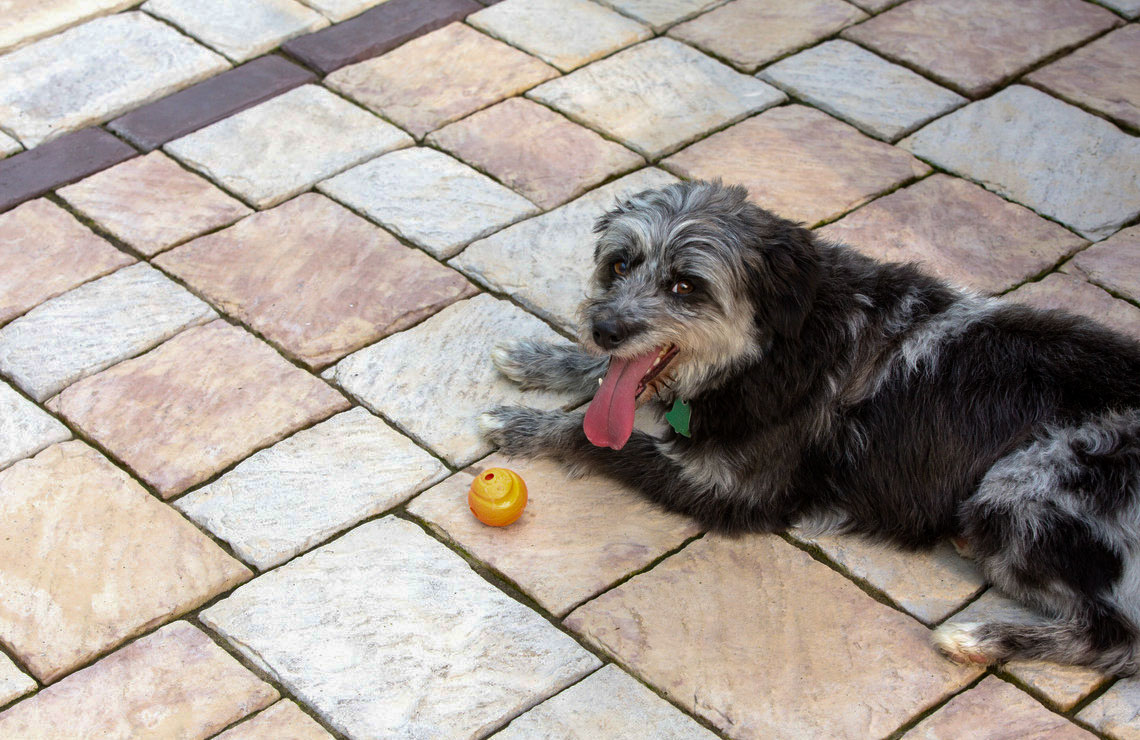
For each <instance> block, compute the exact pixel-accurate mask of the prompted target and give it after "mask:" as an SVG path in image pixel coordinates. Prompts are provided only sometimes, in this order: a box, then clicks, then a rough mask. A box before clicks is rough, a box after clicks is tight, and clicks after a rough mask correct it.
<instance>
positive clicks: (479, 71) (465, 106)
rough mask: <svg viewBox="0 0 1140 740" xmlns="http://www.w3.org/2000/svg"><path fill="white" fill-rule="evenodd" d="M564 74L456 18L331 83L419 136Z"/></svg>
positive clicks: (330, 79)
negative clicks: (453, 21) (444, 25)
mask: <svg viewBox="0 0 1140 740" xmlns="http://www.w3.org/2000/svg"><path fill="white" fill-rule="evenodd" d="M390 1H394V0H390ZM380 7H384V6H380ZM557 75H558V71H557V70H556V69H554V68H553V67H551V66H549V65H548V64H546V63H545V62H542V61H541V60H539V59H536V58H534V57H532V56H530V55H529V54H525V53H523V52H521V51H519V50H518V49H514V48H511V47H510V46H507V45H506V44H504V43H503V42H501V41H496V40H495V39H492V38H490V37H489V36H486V35H484V34H481V33H479V32H478V31H476V30H474V29H472V28H471V27H469V26H465V25H463V24H462V23H452V24H451V25H449V26H446V27H444V28H441V29H439V30H438V31H433V32H432V33H429V34H427V35H425V36H422V37H420V38H418V39H415V40H414V41H409V42H408V43H407V44H404V45H403V46H402V47H400V48H399V49H396V50H395V51H392V52H390V53H388V54H385V55H384V56H382V57H378V58H376V59H372V60H369V61H367V62H361V63H360V64H355V65H353V66H351V67H346V68H344V69H342V70H339V71H337V72H335V73H333V74H331V75H329V76H328V78H326V80H325V83H326V84H327V85H328V86H329V87H331V88H333V89H334V90H337V91H339V92H342V93H344V94H345V95H347V96H349V97H350V98H352V99H354V100H358V101H360V102H361V103H362V104H363V105H365V106H366V107H368V108H370V109H371V110H374V111H376V112H377V113H379V114H380V115H382V116H384V117H385V118H388V119H390V120H392V121H394V122H395V123H396V124H397V125H399V126H401V127H403V128H404V129H406V130H408V131H410V132H411V133H412V134H413V135H414V136H417V137H420V136H423V135H424V134H426V133H428V132H430V131H434V130H435V129H437V128H439V127H440V126H442V125H444V124H446V123H450V122H452V121H454V120H456V119H459V118H462V117H463V116H466V115H467V114H469V113H473V112H474V111H477V110H479V109H480V108H484V107H486V106H488V105H490V104H492V103H496V102H498V101H500V100H502V99H504V98H508V97H510V96H512V95H517V94H518V93H521V92H523V91H524V90H527V89H529V88H531V87H533V86H535V85H537V84H538V83H540V82H543V81H544V80H549V79H550V78H552V77H555V76H557Z"/></svg>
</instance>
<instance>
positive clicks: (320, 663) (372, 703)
mask: <svg viewBox="0 0 1140 740" xmlns="http://www.w3.org/2000/svg"><path fill="white" fill-rule="evenodd" d="M201 619H202V621H203V622H204V623H205V624H206V625H208V626H209V627H210V628H211V629H214V630H216V631H217V632H219V633H220V634H221V635H222V636H223V637H224V638H225V639H226V640H228V641H229V642H230V643H231V644H232V645H233V646H234V647H235V648H237V649H238V650H239V651H240V652H241V653H242V654H243V655H245V656H246V657H248V658H249V659H251V660H252V661H254V662H255V663H256V664H258V665H259V666H262V667H264V668H265V669H266V670H268V671H269V672H270V673H272V674H273V675H274V676H276V677H277V678H278V679H279V680H280V681H281V682H282V683H283V684H284V685H285V686H286V687H287V688H288V689H289V690H290V691H291V692H293V693H294V694H295V695H296V696H297V698H298V699H299V700H301V701H303V702H305V703H306V704H308V705H309V706H311V707H313V709H315V710H316V712H317V714H318V715H319V716H320V717H321V718H322V719H324V720H325V721H326V722H328V723H329V724H330V725H331V726H333V727H334V728H336V729H337V730H339V731H341V732H343V733H345V734H346V735H349V736H351V737H354V738H360V739H361V740H363V739H365V738H381V737H396V736H399V737H452V738H462V737H475V736H478V735H481V734H483V733H486V732H487V731H488V730H489V729H490V728H492V727H494V726H495V725H497V724H499V723H501V722H504V721H505V720H507V719H508V718H510V717H511V716H513V715H515V714H517V713H519V712H521V711H522V710H523V709H525V708H526V707H528V706H531V705H532V704H534V703H536V702H538V701H541V700H542V699H545V698H547V697H548V696H550V695H552V694H554V693H555V692H557V691H558V690H560V689H562V688H564V687H565V686H567V685H569V684H571V683H572V682H574V681H576V680H577V679H579V678H581V677H582V676H583V675H585V674H586V673H588V672H589V671H591V670H593V669H594V668H596V667H597V666H598V665H599V664H600V661H598V659H597V658H595V657H594V656H593V655H591V654H590V653H589V652H587V651H586V650H584V649H582V648H581V647H580V646H579V645H578V644H577V643H575V642H574V640H572V639H571V638H570V637H568V636H567V635H565V634H564V633H562V632H560V631H559V630H557V629H556V628H554V627H553V626H552V625H550V624H549V623H548V622H547V621H546V620H545V619H543V618H542V617H540V616H539V615H537V614H535V613H534V612H533V611H531V610H530V609H528V608H527V607H525V606H523V605H522V604H520V603H518V602H517V601H515V600H514V599H511V598H510V597H508V596H507V595H506V594H504V593H502V592H501V591H499V590H498V589H496V588H495V587H494V586H492V585H491V584H489V583H487V582H486V581H484V580H483V579H482V578H481V577H480V576H478V575H477V574H476V573H475V572H474V571H472V570H471V568H470V567H469V566H468V565H467V563H465V562H464V561H463V559H462V558H460V557H459V556H458V555H456V554H455V553H453V552H451V551H450V550H449V549H447V548H446V547H445V546H444V545H442V544H440V543H439V542H436V541H435V540H433V539H432V538H431V537H429V536H428V535H427V534H425V533H424V532H423V530H421V529H420V528H419V527H418V526H416V525H415V524H412V523H410V522H406V521H403V520H400V519H396V518H393V517H386V518H384V519H380V520H377V521H374V522H370V523H368V524H364V525H362V526H360V527H357V528H356V529H354V530H352V531H351V532H349V533H348V534H346V535H345V536H344V537H341V538H340V539H338V540H336V541H334V542H332V543H330V544H329V545H326V546H324V547H321V548H319V549H317V550H314V551H313V552H311V553H308V554H307V555H304V556H302V557H300V558H298V559H297V560H294V561H293V562H291V563H288V564H286V565H284V566H282V567H281V568H279V569H277V570H275V571H273V572H271V573H268V574H266V575H264V576H262V577H260V578H258V579H257V580H256V581H254V582H253V583H250V584H249V585H248V586H246V587H245V588H240V589H238V590H237V591H235V592H234V594H233V595H231V596H230V597H228V598H226V599H224V600H223V601H221V602H219V603H217V604H215V605H214V606H212V607H210V608H209V609H207V610H205V611H204V612H202V614H201Z"/></svg>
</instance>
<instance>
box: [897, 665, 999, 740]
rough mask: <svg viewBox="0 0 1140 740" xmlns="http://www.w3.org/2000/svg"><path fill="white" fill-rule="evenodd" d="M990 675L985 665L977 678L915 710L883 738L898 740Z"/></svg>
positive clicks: (990, 672)
mask: <svg viewBox="0 0 1140 740" xmlns="http://www.w3.org/2000/svg"><path fill="white" fill-rule="evenodd" d="M992 675H993V672H992V671H991V670H990V669H989V668H988V667H987V668H986V670H984V671H982V673H981V674H980V675H979V676H978V677H977V678H975V679H973V680H972V681H969V682H968V683H967V684H966V685H965V686H963V687H961V688H960V689H958V690H956V691H951V692H950V693H948V694H946V695H944V696H941V697H939V699H938V700H937V701H935V702H934V703H933V704H931V705H930V706H928V707H927V708H926V709H924V710H922V711H921V712H916V713H915V715H914V716H913V717H911V718H910V719H908V720H907V721H906V722H904V723H902V724H901V725H899V727H898V729H896V730H895V731H894V732H892V733H891V734H889V735H887V736H886V738H885V740H900V738H902V737H904V736H905V735H906V734H907V733H908V732H910V731H911V730H913V729H914V728H915V727H916V726H918V724H919V723H921V722H922V721H923V720H924V719H926V718H927V717H930V716H931V715H932V714H934V713H935V712H937V711H938V710H940V709H942V707H944V706H946V705H947V704H949V703H950V702H951V701H953V700H954V699H955V698H957V697H958V696H961V695H962V694H964V693H966V692H967V691H970V690H971V689H973V688H974V687H976V686H977V685H978V684H980V683H981V682H982V681H984V680H985V679H986V677H987V676H992Z"/></svg>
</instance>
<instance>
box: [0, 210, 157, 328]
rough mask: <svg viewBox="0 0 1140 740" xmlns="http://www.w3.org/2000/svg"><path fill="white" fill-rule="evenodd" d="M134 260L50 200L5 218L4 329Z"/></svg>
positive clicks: (0, 303)
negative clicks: (30, 311)
mask: <svg viewBox="0 0 1140 740" xmlns="http://www.w3.org/2000/svg"><path fill="white" fill-rule="evenodd" d="M134 261H135V259H134V257H131V256H130V255H128V254H125V253H123V252H120V251H119V250H117V249H115V248H114V247H112V246H111V245H110V244H108V243H107V242H106V241H104V240H103V239H100V238H99V237H97V236H95V235H94V234H93V233H91V230H90V229H88V228H87V227H86V226H84V225H82V224H81V223H79V221H77V220H76V219H75V217H74V216H72V215H71V214H70V213H68V212H67V211H65V210H63V209H62V208H60V207H59V206H57V205H56V204H54V203H52V202H51V201H49V200H46V199H40V200H33V201H30V202H28V203H25V204H23V205H21V206H17V207H16V208H14V209H12V210H11V211H9V212H7V213H0V264H2V265H4V269H3V270H0V324H3V323H5V322H7V321H9V320H10V319H12V318H14V317H16V316H19V315H20V314H22V313H24V312H25V311H27V310H28V309H29V308H32V307H33V306H35V305H37V304H40V303H42V302H43V301H46V300H47V299H48V298H52V297H53V296H57V295H59V294H60V293H63V292H64V291H67V290H70V289H71V288H74V287H75V286H76V285H79V284H80V283H85V282H87V281H88V280H92V279H94V278H97V277H99V276H100V275H106V274H107V273H109V272H112V271H114V270H117V269H118V268H120V267H122V266H123V265H129V264H130V263H132V262H134Z"/></svg>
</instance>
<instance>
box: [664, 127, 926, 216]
mask: <svg viewBox="0 0 1140 740" xmlns="http://www.w3.org/2000/svg"><path fill="white" fill-rule="evenodd" d="M664 165H665V167H667V168H668V169H669V170H671V171H672V172H675V173H676V174H678V175H680V176H682V177H686V178H703V179H712V178H716V177H720V178H723V179H724V181H725V182H730V183H739V184H741V185H744V186H745V187H747V188H748V193H749V196H750V197H751V198H752V200H753V201H755V202H756V203H759V204H760V205H761V206H763V207H764V208H767V209H769V210H771V211H774V212H775V213H776V214H778V215H780V216H783V217H784V218H789V219H791V220H793V221H802V222H803V223H804V224H805V225H807V226H812V225H814V224H818V223H819V222H820V221H825V220H828V219H832V218H835V217H836V216H839V215H840V214H842V213H844V212H846V211H849V210H851V209H852V208H855V207H856V206H858V205H861V204H862V203H865V202H867V201H868V200H870V199H871V198H873V197H874V196H876V195H878V194H879V193H882V192H883V191H885V190H889V189H891V188H893V187H895V186H897V185H899V184H901V183H903V182H906V181H907V180H909V179H911V178H913V177H917V176H920V175H924V174H926V173H927V172H929V171H930V168H929V167H927V166H926V165H925V164H923V163H922V162H920V161H918V160H917V159H915V158H914V157H911V156H909V155H908V154H906V152H903V151H901V150H899V149H896V148H895V147H892V146H890V145H888V144H884V143H883V142H881V141H875V140H874V139H870V138H868V137H866V136H864V135H863V134H861V133H859V132H858V131H856V130H855V129H854V128H852V127H851V126H848V125H847V124H845V123H841V122H839V121H836V120H835V119H834V118H832V117H831V116H829V115H827V114H826V113H821V112H819V111H817V110H814V109H812V108H808V107H805V106H801V105H789V106H783V107H781V108H777V109H775V110H771V111H768V112H766V113H764V114H762V115H759V116H757V117H755V118H750V119H749V120H747V121H744V122H743V123H738V124H736V125H735V126H733V127H732V128H729V129H727V130H725V131H721V132H720V133H717V134H713V135H712V136H710V137H709V138H707V139H705V140H704V141H699V142H697V143H696V144H693V145H692V146H690V147H689V148H687V149H685V150H683V151H681V152H679V153H677V154H675V155H673V156H672V157H669V159H667V160H665V162H664Z"/></svg>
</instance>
